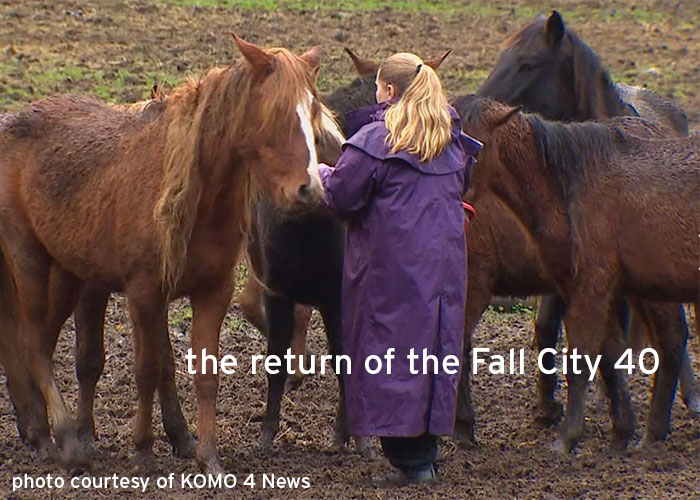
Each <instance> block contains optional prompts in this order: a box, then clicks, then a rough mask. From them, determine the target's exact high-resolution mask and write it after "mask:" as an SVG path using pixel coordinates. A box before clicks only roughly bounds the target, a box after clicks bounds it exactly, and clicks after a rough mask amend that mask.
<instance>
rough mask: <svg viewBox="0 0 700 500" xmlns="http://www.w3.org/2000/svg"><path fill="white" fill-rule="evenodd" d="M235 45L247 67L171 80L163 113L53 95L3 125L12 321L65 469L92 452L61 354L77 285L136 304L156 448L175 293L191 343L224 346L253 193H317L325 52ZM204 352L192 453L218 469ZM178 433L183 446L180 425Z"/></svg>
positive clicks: (141, 416)
mask: <svg viewBox="0 0 700 500" xmlns="http://www.w3.org/2000/svg"><path fill="white" fill-rule="evenodd" d="M236 42H237V44H238V46H239V48H240V50H241V52H242V53H243V56H244V57H243V58H242V59H241V60H240V61H238V62H237V63H235V64H234V65H232V66H229V67H225V68H216V69H214V70H211V71H210V72H209V73H208V74H207V75H206V76H205V77H203V78H202V79H201V80H199V81H192V82H189V83H187V84H185V85H182V86H180V87H178V88H176V89H175V90H174V91H173V94H172V95H171V96H170V97H169V98H168V99H167V102H166V103H165V105H164V106H163V107H162V110H161V112H160V113H158V114H157V116H155V117H152V118H153V119H149V120H143V119H141V116H140V114H139V113H136V114H134V113H129V112H123V111H119V110H115V109H114V108H113V107H110V106H108V105H105V104H103V103H101V102H99V101H96V100H94V99H86V98H81V97H74V96H58V97H53V98H49V99H45V100H43V101H38V102H36V103H34V104H33V105H32V106H31V108H30V109H29V110H27V111H24V112H21V113H19V114H17V115H16V116H14V117H13V118H12V119H11V120H9V122H6V123H5V124H4V127H3V129H2V134H1V135H0V150H2V151H3V154H2V158H0V162H1V163H2V179H0V181H1V184H2V185H3V186H4V189H3V191H2V193H1V194H0V206H1V207H2V210H1V212H2V214H1V215H0V232H1V233H2V236H1V237H0V238H1V241H0V243H1V245H2V252H3V256H4V265H6V266H7V267H8V269H9V272H10V273H11V276H12V278H13V282H14V288H15V290H14V294H11V295H13V297H11V299H12V300H16V305H17V307H16V308H15V309H16V310H15V311H13V316H14V317H16V318H17V322H18V332H17V335H18V338H19V339H20V342H21V344H22V346H23V349H22V352H24V353H25V355H26V363H27V367H28V370H29V372H30V373H31V375H32V379H33V381H34V383H35V384H36V386H37V387H38V388H39V390H40V391H41V394H42V395H43V397H44V400H45V401H46V405H47V408H48V415H49V418H50V422H51V425H52V428H53V431H54V434H55V437H56V441H57V443H58V446H59V450H60V452H61V457H62V459H63V460H64V461H65V462H66V463H68V464H76V463H78V464H79V463H81V462H83V460H84V459H83V456H82V448H81V446H80V444H79V442H78V440H77V436H76V431H75V428H74V426H73V422H72V420H71V418H70V416H69V414H68V411H67V410H66V407H65V405H64V403H63V401H62V398H61V395H60V392H59V390H58V387H57V385H56V383H55V380H54V377H53V369H52V363H51V354H52V352H53V347H54V346H55V341H56V338H57V335H58V331H59V329H60V326H61V325H62V324H63V322H64V320H65V318H66V317H67V316H68V315H69V314H70V312H71V311H72V310H73V308H74V307H75V303H76V300H77V298H78V295H79V293H80V291H81V289H82V284H83V283H85V282H88V283H93V284H97V285H99V286H101V287H104V288H105V289H108V290H114V291H121V292H123V293H124V294H125V295H126V297H127V300H128V303H129V309H130V315H131V318H132V322H133V325H134V335H135V350H136V380H137V387H138V392H139V409H138V412H137V416H136V421H135V426H134V441H135V444H136V447H137V449H138V450H139V451H142V452H144V451H150V449H151V447H152V442H153V434H152V428H151V427H152V426H151V415H152V406H153V396H154V391H155V390H156V388H157V387H159V388H162V389H165V391H166V392H167V393H168V397H169V398H171V400H172V401H175V402H177V395H176V393H175V385H174V380H173V379H172V377H170V380H169V381H168V382H167V383H165V382H163V380H162V377H161V375H162V372H163V371H165V372H168V374H169V375H172V371H173V368H172V354H171V353H170V343H169V339H168V336H167V335H168V334H167V304H168V302H169V301H170V300H171V299H173V298H175V297H178V296H183V295H188V296H189V297H190V299H191V302H192V308H193V311H194V320H193V329H192V348H193V352H194V353H195V354H200V353H201V352H202V349H206V350H207V353H208V354H213V355H217V353H218V336H219V330H220V327H221V322H222V320H223V317H224V315H225V313H226V311H227V309H228V305H229V302H230V298H231V293H232V287H233V280H232V273H233V268H234V265H235V263H236V261H237V259H238V256H239V254H240V246H241V243H242V241H243V240H244V238H245V235H246V233H247V232H248V227H249V221H248V218H247V215H248V210H247V207H248V203H249V200H250V198H251V196H252V195H253V193H254V190H255V189H257V187H258V186H259V187H260V189H263V190H264V191H266V192H267V193H269V196H270V198H271V199H272V200H274V202H275V203H276V204H277V205H278V206H279V207H280V209H283V210H294V211H298V210H302V209H305V208H306V207H310V206H313V205H314V204H315V203H316V201H317V200H318V198H319V196H320V195H321V192H322V190H321V186H320V182H319V179H318V174H317V160H316V150H315V146H314V143H313V128H314V126H313V123H314V122H318V121H319V120H320V119H321V116H320V112H319V111H320V107H319V103H318V101H317V99H316V91H315V83H314V77H315V73H316V68H317V66H318V52H317V51H316V50H312V51H309V52H308V53H306V54H304V55H303V56H301V57H298V56H294V55H293V54H291V53H290V52H288V51H287V50H285V49H269V50H264V49H261V48H259V47H257V46H255V45H253V44H249V43H246V42H244V41H243V40H241V39H239V38H237V37H236ZM2 285H3V288H4V289H5V290H9V289H10V288H11V287H10V286H8V283H7V282H3V283H2ZM6 295H7V294H6ZM3 322H4V319H3ZM164 351H165V352H166V354H165V355H163V354H162V353H163V352H164ZM167 358H169V359H170V363H168V362H167V361H165V360H166V359H167ZM164 361H165V362H164ZM200 361H201V356H198V361H197V363H196V370H197V374H196V375H195V390H196V395H197V399H198V425H199V433H198V434H199V443H198V446H197V460H198V463H199V464H200V466H201V467H202V469H203V470H205V471H206V472H211V473H216V472H219V471H220V470H221V468H220V465H219V460H218V454H217V451H216V432H215V403H216V394H217V388H218V380H217V376H216V375H213V374H211V373H209V374H203V373H202V370H201V363H200ZM168 364H170V366H168ZM164 410H165V407H164ZM176 418H177V419H178V420H180V419H181V414H180V415H179V416H177V417H176ZM177 432H178V433H181V434H183V437H182V440H183V441H185V440H188V439H189V434H188V432H187V426H186V425H185V423H184V420H180V421H179V422H178V431H177ZM185 434H186V435H187V436H186V437H184V435H185Z"/></svg>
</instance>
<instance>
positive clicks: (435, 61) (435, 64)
mask: <svg viewBox="0 0 700 500" xmlns="http://www.w3.org/2000/svg"><path fill="white" fill-rule="evenodd" d="M451 53H452V49H450V50H448V51H447V52H445V53H444V54H443V55H441V56H438V57H433V58H432V59H427V60H425V61H423V62H424V63H425V64H426V65H428V66H430V67H431V68H433V69H438V68H439V67H440V65H441V64H442V62H443V61H444V60H445V59H446V58H447V56H449V55H450V54H451Z"/></svg>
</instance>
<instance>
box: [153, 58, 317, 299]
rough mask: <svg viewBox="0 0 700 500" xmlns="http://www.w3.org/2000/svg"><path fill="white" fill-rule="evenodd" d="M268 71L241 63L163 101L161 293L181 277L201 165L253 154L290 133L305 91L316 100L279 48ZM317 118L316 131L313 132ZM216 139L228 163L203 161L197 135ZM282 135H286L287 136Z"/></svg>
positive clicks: (304, 74)
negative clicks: (258, 147) (262, 140)
mask: <svg viewBox="0 0 700 500" xmlns="http://www.w3.org/2000/svg"><path fill="white" fill-rule="evenodd" d="M268 52H269V53H271V54H273V55H274V58H275V67H274V69H273V70H272V71H271V72H270V73H268V74H266V75H263V76H261V75H257V74H255V73H254V72H253V71H252V70H251V66H250V65H249V63H248V62H247V61H245V59H243V58H241V59H239V60H238V61H237V62H236V63H234V64H233V65H232V66H227V67H216V68H213V69H211V70H210V71H209V72H208V73H207V74H206V75H205V76H204V77H202V78H201V79H190V80H188V81H186V82H185V83H183V84H181V85H179V86H178V87H176V88H174V89H173V91H172V93H171V95H170V96H169V97H168V98H167V99H166V101H165V109H164V110H163V118H164V120H165V124H166V125H165V144H164V156H163V180H162V188H161V194H160V196H159V199H158V201H157V203H156V205H155V209H154V213H153V215H154V218H155V221H156V226H157V236H158V240H159V244H160V262H161V279H162V281H163V286H164V288H165V290H166V291H167V292H171V291H173V290H174V289H175V286H176V284H177V282H178V280H179V279H180V277H181V276H182V273H183V272H184V268H185V264H186V261H187V248H188V246H189V242H190V239H191V235H192V230H193V229H194V225H195V221H196V218H197V210H198V206H199V200H200V196H201V192H202V178H201V168H200V164H202V163H215V162H217V161H226V160H227V159H228V158H230V155H231V149H232V148H233V147H236V148H237V149H238V150H239V151H251V150H254V149H255V147H256V145H257V144H260V138H261V137H280V136H284V134H291V127H290V126H289V124H290V123H294V122H295V121H297V120H298V117H297V106H298V104H299V103H300V102H302V100H303V99H304V98H305V93H306V92H311V93H312V96H313V97H315V95H316V94H315V92H316V91H315V88H316V86H315V84H314V82H313V80H312V77H311V74H310V72H309V70H308V68H307V67H306V66H305V63H304V62H303V61H302V60H300V59H299V58H298V57H296V56H295V55H293V54H292V53H291V52H289V51H288V50H286V49H283V48H274V49H268ZM319 120H320V114H319V113H317V116H316V119H315V120H314V119H313V117H312V124H313V122H314V121H315V122H317V123H316V127H320V125H319V124H318V121H319ZM205 133H206V134H207V135H211V136H213V137H217V138H218V141H217V142H218V145H219V147H221V148H227V149H225V150H222V151H220V153H221V154H224V155H229V156H228V157H227V158H216V157H214V158H202V157H201V153H202V151H201V147H200V146H201V143H202V137H203V134H205ZM286 137H288V136H286ZM244 183H245V186H243V188H242V190H243V191H242V192H243V193H244V200H243V208H242V210H243V214H244V215H243V216H242V217H241V231H242V233H243V236H244V238H247V235H248V233H249V229H250V218H249V213H248V212H249V210H248V206H249V203H250V201H251V199H252V197H253V196H254V195H255V192H256V191H257V189H258V188H257V186H256V183H255V182H254V181H253V178H252V175H251V172H250V171H248V172H247V173H246V176H245V180H244Z"/></svg>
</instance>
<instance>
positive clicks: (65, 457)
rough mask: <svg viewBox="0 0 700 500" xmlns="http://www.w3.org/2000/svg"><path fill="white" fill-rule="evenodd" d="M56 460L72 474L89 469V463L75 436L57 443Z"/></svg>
mask: <svg viewBox="0 0 700 500" xmlns="http://www.w3.org/2000/svg"><path fill="white" fill-rule="evenodd" d="M57 451H58V460H59V462H60V463H61V464H62V465H63V466H64V467H65V468H66V469H68V470H69V471H70V472H71V473H72V474H74V473H78V474H82V473H83V472H87V471H89V470H90V463H89V461H88V459H87V456H86V454H85V449H84V448H83V447H82V445H81V444H80V442H79V441H78V438H77V437H73V438H68V439H64V440H63V442H62V443H60V445H58V450H57Z"/></svg>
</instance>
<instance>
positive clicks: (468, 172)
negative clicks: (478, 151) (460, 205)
mask: <svg viewBox="0 0 700 500" xmlns="http://www.w3.org/2000/svg"><path fill="white" fill-rule="evenodd" d="M475 165H476V159H475V158H474V157H473V156H470V157H469V159H468V160H467V168H465V169H464V187H463V188H462V198H464V197H465V196H467V191H469V186H470V185H471V177H472V169H473V168H474V166H475Z"/></svg>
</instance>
